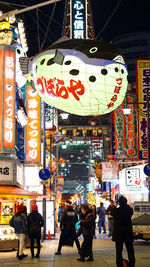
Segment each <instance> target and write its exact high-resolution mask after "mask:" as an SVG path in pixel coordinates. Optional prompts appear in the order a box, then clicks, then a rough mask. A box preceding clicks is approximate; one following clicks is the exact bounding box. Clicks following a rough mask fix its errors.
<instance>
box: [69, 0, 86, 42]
mask: <svg viewBox="0 0 150 267" xmlns="http://www.w3.org/2000/svg"><path fill="white" fill-rule="evenodd" d="M84 24H85V0H72V31H73V34H72V38H73V39H84V38H85V25H84Z"/></svg>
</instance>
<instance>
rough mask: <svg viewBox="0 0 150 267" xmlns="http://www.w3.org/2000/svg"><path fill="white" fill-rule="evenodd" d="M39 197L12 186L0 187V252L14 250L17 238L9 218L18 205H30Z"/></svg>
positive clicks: (16, 245)
mask: <svg viewBox="0 0 150 267" xmlns="http://www.w3.org/2000/svg"><path fill="white" fill-rule="evenodd" d="M39 197H41V196H40V195H39V194H37V193H33V192H29V191H27V190H24V189H22V188H19V187H16V186H12V185H0V250H6V249H16V248H17V247H18V241H17V237H16V235H15V233H14V229H13V228H12V227H10V226H9V221H10V219H11V217H12V216H13V215H14V214H15V212H16V206H17V205H18V204H19V203H24V205H25V206H27V202H28V203H29V202H30V203H32V202H33V201H35V200H36V199H37V198H39Z"/></svg>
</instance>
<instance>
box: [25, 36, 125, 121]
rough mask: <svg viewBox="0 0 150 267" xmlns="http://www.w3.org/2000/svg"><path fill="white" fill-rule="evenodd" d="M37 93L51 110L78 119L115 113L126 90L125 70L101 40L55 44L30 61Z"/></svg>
mask: <svg viewBox="0 0 150 267" xmlns="http://www.w3.org/2000/svg"><path fill="white" fill-rule="evenodd" d="M28 69H29V70H30V71H31V72H32V73H33V77H34V83H35V87H36V90H37V91H38V93H39V95H40V96H41V97H42V99H43V100H44V101H45V102H46V103H48V104H49V105H50V106H53V107H55V108H59V109H61V110H63V111H65V112H68V113H71V114H76V115H80V116H90V115H100V114H105V113H109V112H111V111H113V110H115V109H116V108H117V107H118V106H119V105H120V104H121V103H122V102H123V100H124V97H125V93H126V90H127V75H128V72H127V67H126V65H125V62H124V59H123V57H122V56H121V55H120V53H119V52H118V51H117V49H116V48H115V47H114V46H113V45H111V44H109V43H107V42H105V41H103V40H89V39H88V40H83V39H78V40H66V41H63V42H62V41H61V42H59V41H57V43H55V44H53V45H52V46H51V47H50V49H49V50H46V51H44V52H42V53H40V54H39V55H37V56H36V57H35V58H32V60H30V61H29V68H28Z"/></svg>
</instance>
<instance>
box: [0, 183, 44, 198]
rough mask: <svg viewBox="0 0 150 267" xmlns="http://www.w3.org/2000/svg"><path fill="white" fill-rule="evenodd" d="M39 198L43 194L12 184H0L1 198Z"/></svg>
mask: <svg viewBox="0 0 150 267" xmlns="http://www.w3.org/2000/svg"><path fill="white" fill-rule="evenodd" d="M2 197H5V198H6V197H7V198H38V197H42V194H38V193H34V192H31V191H28V190H24V189H22V188H19V187H16V186H11V185H0V198H2Z"/></svg>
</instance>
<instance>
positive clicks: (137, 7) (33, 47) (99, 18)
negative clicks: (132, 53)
mask: <svg viewBox="0 0 150 267" xmlns="http://www.w3.org/2000/svg"><path fill="white" fill-rule="evenodd" d="M44 1H45V0H43V1H42V0H40V1H38V0H5V1H3V2H5V3H15V4H16V6H14V5H10V4H9V7H10V6H11V7H13V8H14V9H16V8H18V9H20V8H21V6H22V8H23V7H25V6H31V5H34V4H37V3H41V2H44ZM65 2H66V0H61V1H60V2H58V3H57V4H56V8H55V10H54V15H53V18H52V20H51V23H50V27H49V31H48V36H47V38H46V39H45V38H44V34H45V32H46V29H47V25H48V22H49V17H50V16H51V14H52V11H53V8H54V4H51V5H48V6H45V7H42V8H40V9H39V28H40V46H41V44H42V42H43V40H44V39H45V42H44V44H43V47H42V50H44V49H46V48H47V47H49V46H50V45H51V44H52V43H54V42H55V41H56V40H57V39H59V38H60V37H61V36H62V25H63V16H64V10H65ZM1 3H2V1H0V5H1ZM118 4H119V6H118V8H117V5H118ZM17 5H20V6H17ZM91 7H92V13H93V22H94V30H95V36H96V38H97V39H99V38H103V39H104V40H106V41H111V40H112V39H113V38H114V37H116V36H118V35H121V34H124V33H131V32H134V31H144V30H150V15H149V14H150V1H149V0H142V1H136V0H91ZM116 8H117V9H116ZM115 9H116V11H115ZM23 16H24V21H25V26H26V31H27V39H28V45H29V51H28V56H33V55H35V54H36V53H38V52H39V46H38V37H37V23H36V21H37V16H36V10H32V11H29V12H26V13H24V14H23ZM108 20H109V22H108V24H107V25H106V23H107V21H108ZM105 25H106V27H105Z"/></svg>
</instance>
